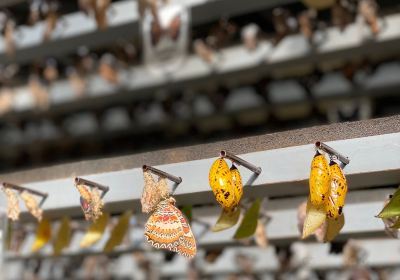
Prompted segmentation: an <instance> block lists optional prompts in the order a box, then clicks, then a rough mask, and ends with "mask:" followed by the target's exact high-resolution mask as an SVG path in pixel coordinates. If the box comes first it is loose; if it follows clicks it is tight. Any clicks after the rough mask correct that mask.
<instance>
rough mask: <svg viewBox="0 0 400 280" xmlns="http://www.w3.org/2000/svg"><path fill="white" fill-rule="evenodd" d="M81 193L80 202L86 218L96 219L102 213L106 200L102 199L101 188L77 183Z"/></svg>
mask: <svg viewBox="0 0 400 280" xmlns="http://www.w3.org/2000/svg"><path fill="white" fill-rule="evenodd" d="M75 186H76V188H77V189H78V191H79V194H80V203H81V207H82V210H83V213H84V215H85V219H86V220H91V221H96V220H97V219H98V218H99V217H100V216H101V215H102V213H103V212H102V210H103V206H104V202H103V200H102V199H101V193H100V190H99V189H98V188H96V187H94V188H90V187H88V186H85V185H83V184H76V185H75Z"/></svg>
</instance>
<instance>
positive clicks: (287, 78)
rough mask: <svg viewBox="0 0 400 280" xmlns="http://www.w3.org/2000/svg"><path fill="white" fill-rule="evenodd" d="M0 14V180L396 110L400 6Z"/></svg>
mask: <svg viewBox="0 0 400 280" xmlns="http://www.w3.org/2000/svg"><path fill="white" fill-rule="evenodd" d="M93 3H94V4H93ZM378 4H379V5H378ZM157 5H158V6H157ZM160 7H161V8H160ZM0 8H1V13H0V30H1V31H2V34H3V37H2V38H0V63H1V65H0V83H1V91H0V114H1V118H0V133H1V138H0V144H1V145H0V170H3V171H6V170H15V169H23V168H27V167H36V166H45V165H49V164H54V163H60V162H65V161H74V160H80V159H87V158H98V157H104V156H109V155H120V154H127V153H131V152H139V151H146V150H154V149H159V148H161V147H171V146H179V145H188V144H195V143H201V142H204V141H214V140H218V139H226V138H235V137H240V136H244V135H253V134H260V133H265V132H276V131H282V130H289V129H293V128H298V127H307V126H313V125H318V124H327V123H336V122H342V121H350V120H361V119H368V118H375V117H381V116H388V115H393V114H397V113H398V112H399V110H400V102H399V95H398V94H397V90H398V86H399V80H398V77H399V75H400V65H399V55H400V54H399V40H400V32H399V26H400V25H399V22H400V18H399V17H398V13H399V11H400V5H399V3H398V1H395V0H383V1H380V2H379V3H376V2H375V1H356V0H354V1H353V0H352V1H350V0H348V1H333V0H331V1H329V0H323V1H313V0H308V1H303V2H302V1H294V0H282V1H273V2H270V1H256V0H254V1H248V2H247V1H246V3H244V2H242V1H229V2H226V1H222V0H218V1H199V0H197V1H196V0H188V1H176V2H175V1H166V2H165V3H164V2H162V1H161V3H158V4H157V1H155V0H154V1H151V0H146V1H145V0H144V1H143V2H140V1H139V2H137V1H110V0H108V1H107V0H102V1H90V0H87V1H85V0H80V1H39V0H37V1H23V0H3V1H1V3H0ZM160 9H161V11H158V10H160ZM157 11H158V12H157ZM157 13H158V14H159V15H158V14H157ZM153 14H156V15H157V17H156V18H155V19H154V17H153Z"/></svg>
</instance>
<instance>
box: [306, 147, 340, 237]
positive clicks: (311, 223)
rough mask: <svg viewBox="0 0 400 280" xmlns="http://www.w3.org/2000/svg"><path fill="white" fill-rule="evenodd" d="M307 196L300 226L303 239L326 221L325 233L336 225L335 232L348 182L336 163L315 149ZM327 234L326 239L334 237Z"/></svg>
mask: <svg viewBox="0 0 400 280" xmlns="http://www.w3.org/2000/svg"><path fill="white" fill-rule="evenodd" d="M309 187H310V195H309V200H308V202H307V216H306V219H305V222H304V227H303V238H306V237H307V236H309V235H310V234H312V233H313V232H315V231H316V230H317V228H319V227H320V226H321V225H323V224H324V223H326V225H325V226H326V228H327V229H326V232H327V233H328V231H329V228H332V227H334V228H335V230H334V231H335V232H336V233H335V234H331V235H336V234H337V233H338V232H339V231H340V229H341V227H342V226H343V224H344V216H343V207H344V203H345V198H346V194H347V181H346V177H345V176H344V174H343V170H342V168H341V167H340V166H339V164H338V163H337V162H336V161H334V160H333V159H331V161H330V163H328V160H327V159H326V157H325V155H323V154H321V153H320V152H319V151H317V153H316V155H315V156H314V158H313V160H312V162H311V172H310V179H309ZM333 237H334V236H330V237H329V238H327V237H325V240H326V241H327V239H333Z"/></svg>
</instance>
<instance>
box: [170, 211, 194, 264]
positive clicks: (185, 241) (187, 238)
mask: <svg viewBox="0 0 400 280" xmlns="http://www.w3.org/2000/svg"><path fill="white" fill-rule="evenodd" d="M171 206H172V207H173V208H175V211H176V212H175V213H176V215H177V216H178V218H179V220H180V223H181V226H182V230H183V238H182V240H181V243H180V244H179V245H178V247H177V252H178V254H180V255H182V256H184V257H186V258H189V259H191V258H193V257H194V256H195V255H196V252H197V247H196V239H195V238H194V235H193V232H192V230H191V228H190V225H189V223H188V222H187V221H186V219H185V217H184V216H183V215H182V212H181V211H180V210H179V209H178V208H176V207H175V206H173V205H171Z"/></svg>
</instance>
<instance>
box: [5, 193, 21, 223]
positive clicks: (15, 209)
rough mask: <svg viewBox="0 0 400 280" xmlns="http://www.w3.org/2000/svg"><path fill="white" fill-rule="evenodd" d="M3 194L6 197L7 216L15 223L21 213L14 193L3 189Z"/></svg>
mask: <svg viewBox="0 0 400 280" xmlns="http://www.w3.org/2000/svg"><path fill="white" fill-rule="evenodd" d="M3 192H4V194H5V195H6V197H7V216H8V218H9V219H11V220H12V221H17V220H18V219H19V214H20V213H21V209H20V208H19V200H18V196H17V194H16V193H15V191H13V190H10V189H8V188H3Z"/></svg>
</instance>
